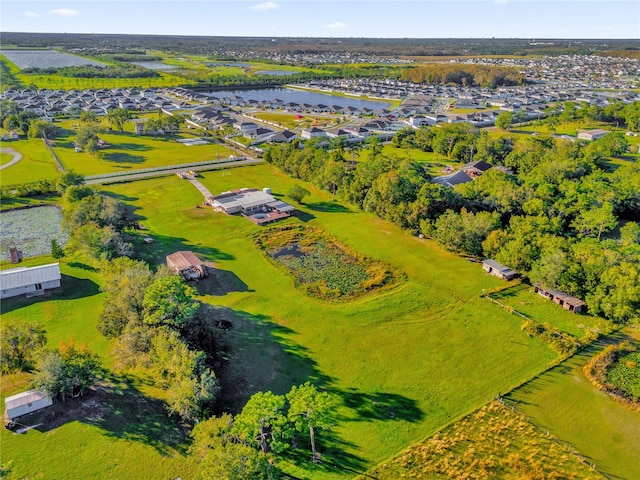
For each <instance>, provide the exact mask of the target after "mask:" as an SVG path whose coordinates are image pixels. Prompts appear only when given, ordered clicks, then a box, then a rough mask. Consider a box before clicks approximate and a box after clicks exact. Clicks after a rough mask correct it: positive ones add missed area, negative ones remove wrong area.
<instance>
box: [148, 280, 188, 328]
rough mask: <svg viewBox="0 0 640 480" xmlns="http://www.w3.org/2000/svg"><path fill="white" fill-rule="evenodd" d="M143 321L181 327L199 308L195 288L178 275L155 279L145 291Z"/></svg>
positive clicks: (155, 324) (149, 323)
mask: <svg viewBox="0 0 640 480" xmlns="http://www.w3.org/2000/svg"><path fill="white" fill-rule="evenodd" d="M142 306H143V308H144V316H143V321H144V323H146V324H148V325H153V326H161V325H168V326H170V327H174V328H179V327H181V326H182V325H183V324H184V323H185V322H186V321H187V320H189V319H191V318H193V316H194V315H195V314H196V312H197V311H198V308H199V304H198V302H196V301H194V300H193V288H191V287H190V286H189V285H187V284H186V283H185V282H184V281H183V280H182V278H180V277H177V276H171V277H163V278H159V279H157V280H155V281H154V282H153V283H152V284H151V285H149V287H148V288H147V289H146V290H145V292H144V299H143V301H142Z"/></svg>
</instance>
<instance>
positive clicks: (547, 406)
mask: <svg viewBox="0 0 640 480" xmlns="http://www.w3.org/2000/svg"><path fill="white" fill-rule="evenodd" d="M599 350H600V348H592V349H589V351H588V352H585V353H583V354H580V355H577V356H575V357H573V358H571V359H569V360H567V361H565V362H563V363H562V364H561V365H559V366H557V367H555V368H553V369H552V370H550V371H548V372H547V373H545V374H543V375H541V376H540V377H538V378H536V379H535V380H532V381H531V382H529V383H527V384H526V385H524V386H522V387H521V388H519V389H517V390H516V391H514V392H513V393H512V394H510V395H509V396H508V397H507V398H508V400H509V401H510V402H512V403H513V404H514V405H515V406H516V407H517V408H518V410H520V411H521V412H523V413H524V414H525V415H527V416H529V417H530V418H531V421H533V422H534V423H535V424H537V425H538V426H540V427H541V428H543V429H546V430H549V431H550V432H551V434H552V435H554V436H556V437H557V438H559V439H560V440H562V441H564V442H567V443H569V444H571V445H572V446H574V447H575V448H576V449H578V451H579V452H580V453H581V454H583V455H585V456H586V458H587V461H588V462H590V463H593V464H595V465H596V466H597V469H598V470H599V471H601V472H602V473H604V474H605V475H607V476H609V477H611V478H625V479H633V478H640V461H639V459H640V442H638V438H640V416H639V415H638V414H637V413H636V412H634V411H632V410H631V409H629V408H627V407H626V406H624V405H622V404H621V403H618V402H616V401H614V400H613V399H612V398H611V397H609V396H608V395H607V394H606V393H604V392H601V391H599V390H597V389H596V388H595V387H594V386H593V385H591V383H590V382H589V380H587V378H586V377H585V376H584V372H583V370H582V368H583V367H584V365H585V364H586V363H587V361H588V360H589V358H591V356H593V355H595V354H596V353H597V352H598V351H599Z"/></svg>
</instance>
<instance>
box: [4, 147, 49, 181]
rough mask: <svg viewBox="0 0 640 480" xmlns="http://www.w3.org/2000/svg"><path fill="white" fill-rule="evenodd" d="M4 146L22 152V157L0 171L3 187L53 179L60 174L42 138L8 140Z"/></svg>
mask: <svg viewBox="0 0 640 480" xmlns="http://www.w3.org/2000/svg"><path fill="white" fill-rule="evenodd" d="M3 146H6V147H11V148H13V149H14V150H15V151H17V152H19V153H21V154H22V159H21V160H20V161H19V162H18V163H16V164H14V165H11V166H10V167H7V168H5V169H3V170H1V171H0V184H1V185H2V186H3V187H4V186H7V185H15V184H20V183H30V182H38V181H40V180H52V179H54V178H55V177H56V176H57V175H58V170H57V169H56V164H55V162H54V160H53V157H52V156H51V153H49V150H47V147H46V146H45V144H44V143H43V141H42V139H40V138H30V139H28V140H27V139H23V140H19V141H17V142H10V143H9V142H7V143H5V144H3ZM3 158H4V156H3Z"/></svg>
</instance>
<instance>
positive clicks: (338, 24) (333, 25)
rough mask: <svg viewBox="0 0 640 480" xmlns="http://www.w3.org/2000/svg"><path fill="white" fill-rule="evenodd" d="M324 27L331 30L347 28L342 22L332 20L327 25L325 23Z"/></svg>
mask: <svg viewBox="0 0 640 480" xmlns="http://www.w3.org/2000/svg"><path fill="white" fill-rule="evenodd" d="M325 27H326V28H329V29H331V30H340V29H343V28H347V25H346V24H344V23H342V22H333V23H330V24H329V25H325Z"/></svg>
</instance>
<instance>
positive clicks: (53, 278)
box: [0, 263, 62, 298]
mask: <svg viewBox="0 0 640 480" xmlns="http://www.w3.org/2000/svg"><path fill="white" fill-rule="evenodd" d="M61 279H62V275H61V274H60V264H59V263H51V264H48V265H40V266H38V267H19V268H12V269H9V270H2V271H0V280H1V282H0V288H2V290H1V291H0V298H10V297H16V296H18V295H22V294H27V296H33V295H42V294H44V292H45V290H49V289H52V288H57V287H59V286H60V281H61Z"/></svg>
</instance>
